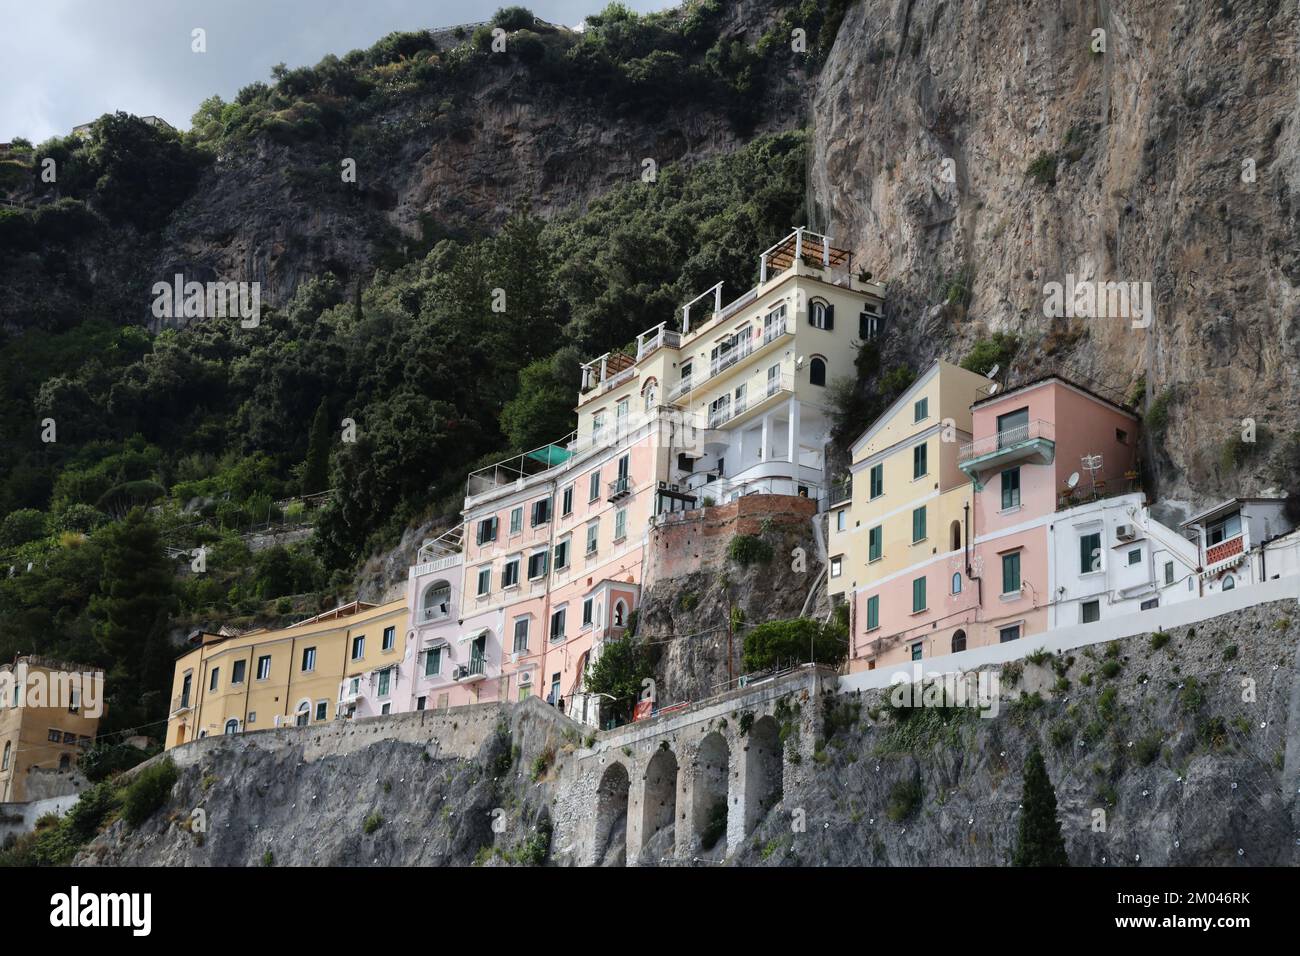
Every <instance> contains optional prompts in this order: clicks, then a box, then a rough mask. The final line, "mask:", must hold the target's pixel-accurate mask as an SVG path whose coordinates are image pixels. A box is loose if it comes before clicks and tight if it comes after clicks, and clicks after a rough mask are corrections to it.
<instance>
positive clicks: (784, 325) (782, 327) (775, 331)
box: [759, 316, 794, 348]
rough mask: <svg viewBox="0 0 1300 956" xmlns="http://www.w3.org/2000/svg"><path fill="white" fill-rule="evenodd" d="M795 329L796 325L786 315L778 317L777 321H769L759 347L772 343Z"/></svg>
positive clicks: (764, 328)
mask: <svg viewBox="0 0 1300 956" xmlns="http://www.w3.org/2000/svg"><path fill="white" fill-rule="evenodd" d="M793 331H794V325H793V323H792V322H791V321H790V318H789V316H786V317H785V318H782V319H778V320H777V321H775V322H769V323H768V324H767V325H765V326H764V327H763V341H762V343H761V344H760V346H759V348H762V347H763V346H764V345H771V344H772V343H773V342H775V341H776V340H777V339H779V338H780V337H781V336H783V335H786V334H788V333H790V332H793Z"/></svg>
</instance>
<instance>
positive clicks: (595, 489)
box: [587, 469, 600, 504]
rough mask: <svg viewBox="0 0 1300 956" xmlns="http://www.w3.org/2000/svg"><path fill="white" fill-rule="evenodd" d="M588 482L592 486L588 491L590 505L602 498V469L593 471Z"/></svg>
mask: <svg viewBox="0 0 1300 956" xmlns="http://www.w3.org/2000/svg"><path fill="white" fill-rule="evenodd" d="M587 481H588V483H589V485H590V487H589V488H588V489H587V502H588V504H590V503H591V502H593V501H595V500H596V499H597V498H599V497H600V469H596V470H595V471H593V472H592V473H591V477H590V478H588V479H587Z"/></svg>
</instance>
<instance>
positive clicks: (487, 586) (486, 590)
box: [478, 565, 492, 597]
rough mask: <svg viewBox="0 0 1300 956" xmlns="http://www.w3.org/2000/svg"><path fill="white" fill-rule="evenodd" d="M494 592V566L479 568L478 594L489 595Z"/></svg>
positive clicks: (481, 595)
mask: <svg viewBox="0 0 1300 956" xmlns="http://www.w3.org/2000/svg"><path fill="white" fill-rule="evenodd" d="M491 592H492V566H491V565H488V566H487V567H483V568H479V569H478V596H479V597H487V595H488V594H490V593H491Z"/></svg>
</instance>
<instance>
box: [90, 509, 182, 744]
mask: <svg viewBox="0 0 1300 956" xmlns="http://www.w3.org/2000/svg"><path fill="white" fill-rule="evenodd" d="M99 541H100V545H101V547H102V548H103V558H102V563H101V567H100V571H101V576H100V585H99V592H98V593H97V594H96V595H95V596H94V597H92V598H91V601H90V617H91V620H92V621H93V622H94V625H93V633H94V636H95V640H96V641H97V642H98V644H99V646H100V647H101V648H102V649H103V651H104V653H105V654H107V655H108V658H109V660H110V661H111V664H110V667H109V671H108V674H107V675H106V677H107V680H106V683H107V686H106V696H107V699H108V701H109V704H110V710H109V713H110V717H112V718H113V724H114V725H115V726H126V725H129V724H132V723H137V722H143V721H145V720H147V719H149V718H151V717H155V716H157V715H158V714H161V713H163V712H164V711H165V710H166V706H165V701H164V695H165V693H166V689H167V687H168V685H169V684H170V682H171V676H172V674H171V672H172V660H171V658H172V654H171V649H170V647H169V646H168V644H167V625H168V623H169V621H170V619H171V615H172V613H173V612H174V610H175V609H176V595H175V591H174V587H173V581H172V569H171V567H170V566H169V565H168V563H167V558H166V556H165V555H164V553H163V548H162V541H161V539H160V538H159V535H158V529H157V528H155V527H154V525H153V523H152V522H151V521H150V520H149V518H148V516H147V515H146V514H145V512H144V510H143V509H141V508H133V509H132V510H131V511H130V512H129V513H128V514H127V516H126V518H125V520H123V521H121V522H119V523H117V524H114V525H110V526H109V527H107V528H105V529H103V530H102V531H101V532H100V533H99Z"/></svg>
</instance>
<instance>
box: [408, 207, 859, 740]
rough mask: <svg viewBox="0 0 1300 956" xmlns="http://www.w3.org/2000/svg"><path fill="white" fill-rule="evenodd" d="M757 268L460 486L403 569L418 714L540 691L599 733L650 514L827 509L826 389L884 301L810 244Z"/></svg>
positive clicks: (606, 362)
mask: <svg viewBox="0 0 1300 956" xmlns="http://www.w3.org/2000/svg"><path fill="white" fill-rule="evenodd" d="M758 272H759V284H758V285H757V286H756V287H755V288H753V289H751V290H749V291H748V292H746V293H744V294H743V295H741V296H739V297H738V298H736V299H735V300H734V301H732V302H731V303H729V304H725V305H724V304H723V301H722V287H721V284H719V285H717V286H714V287H713V288H712V289H710V290H708V291H707V292H706V293H704V294H703V295H702V296H700V297H698V298H697V299H695V300H694V301H692V302H690V303H687V304H686V305H685V306H683V308H682V312H681V316H680V321H678V322H673V323H669V322H663V323H660V324H659V325H657V326H655V327H654V328H652V329H648V330H646V331H645V332H643V333H641V335H639V336H638V337H637V342H636V347H635V350H634V352H630V353H625V352H611V353H606V354H605V355H602V356H599V357H598V358H596V359H593V360H592V361H590V362H588V363H586V364H585V365H584V366H583V374H582V381H581V383H580V385H579V393H578V401H577V406H576V409H575V411H576V415H577V427H576V429H575V430H574V431H573V432H572V433H571V434H570V435H568V436H565V437H564V438H563V439H560V440H559V441H556V442H554V443H552V444H550V445H547V446H544V447H542V448H539V449H534V450H533V451H530V452H527V453H525V454H522V455H518V456H515V457H513V458H510V459H507V460H505V461H502V462H499V463H497V464H494V465H492V466H489V467H488V468H483V469H480V470H478V471H475V472H473V473H472V474H471V475H470V476H469V480H468V483H467V489H466V498H465V507H464V511H463V519H464V521H463V524H462V525H461V526H460V528H459V529H456V530H455V531H453V532H452V534H451V536H450V538H449V539H448V541H446V542H444V543H445V544H448V545H449V546H448V547H446V548H444V549H442V551H440V552H439V556H435V555H434V553H433V552H432V551H431V552H430V554H429V555H428V556H427V557H428V558H429V560H428V561H425V560H424V558H425V557H426V556H425V555H422V556H421V558H422V563H421V564H419V565H417V567H416V568H413V569H412V572H411V574H412V579H411V585H410V588H411V589H410V590H409V591H408V594H409V595H410V600H411V613H412V615H413V616H412V619H411V621H410V624H409V627H408V632H409V635H410V639H409V641H408V645H409V646H408V657H409V658H410V659H411V662H412V664H413V667H414V674H415V676H414V678H413V679H412V683H411V687H412V688H413V689H411V690H408V691H406V692H405V693H406V694H407V695H408V696H410V697H413V698H414V701H415V705H416V706H417V707H418V706H420V705H421V701H423V706H455V705H458V704H464V703H473V702H477V701H487V700H519V699H522V698H523V697H526V696H528V695H530V694H537V695H539V696H542V697H544V698H545V699H546V700H547V701H549V702H551V703H553V704H554V705H555V706H557V707H560V708H563V709H565V710H566V711H567V712H568V713H569V714H570V715H572V716H574V717H576V718H577V719H579V720H582V721H585V722H588V723H595V722H596V721H597V720H598V719H599V712H600V708H599V705H598V702H597V701H596V700H594V699H592V698H591V696H590V695H589V694H588V693H587V692H586V690H585V688H584V686H583V679H584V675H585V673H586V670H587V667H588V666H589V665H590V664H591V663H594V661H595V660H596V659H597V658H598V657H599V654H600V652H601V649H602V647H603V646H604V644H605V642H606V641H609V640H617V639H621V638H622V637H623V636H624V635H625V634H626V631H627V627H628V625H629V623H630V619H631V615H632V614H633V613H634V611H635V610H636V607H637V603H638V601H639V598H640V587H641V581H642V579H643V566H644V559H645V548H646V541H647V534H648V531H649V529H650V527H651V525H652V523H653V522H654V521H656V520H658V518H659V516H660V515H663V514H665V513H668V512H674V511H680V510H685V509H691V508H696V507H702V506H705V507H706V506H709V505H711V504H722V503H724V502H728V501H732V500H734V499H735V498H737V497H739V496H741V495H745V494H756V493H761V494H781V495H802V496H805V497H811V498H821V497H823V496H824V495H825V494H826V482H825V470H824V468H825V464H824V460H823V446H824V444H825V441H826V438H827V434H828V432H829V427H830V418H829V414H828V408H827V404H828V400H827V389H828V387H829V385H830V383H831V382H832V381H833V380H834V379H835V378H837V377H841V376H851V375H853V374H854V368H853V356H854V355H855V354H856V344H857V343H858V342H859V341H860V340H861V339H862V338H865V337H870V336H873V335H875V334H876V333H877V332H878V331H879V322H880V314H881V305H882V302H883V298H882V296H883V291H882V289H881V288H880V287H879V286H878V285H875V284H873V283H871V282H868V281H865V280H864V279H863V278H862V277H860V276H859V275H858V274H856V273H855V272H854V270H853V263H852V257H851V254H850V253H848V252H847V251H845V250H841V249H837V248H835V247H834V246H833V245H832V244H831V241H830V240H829V239H828V238H827V237H825V236H820V235H817V234H815V233H810V232H808V231H806V230H803V229H798V230H795V232H793V233H791V234H790V235H789V236H787V237H785V238H784V239H783V240H782V241H781V242H779V243H777V244H776V245H774V246H772V247H771V248H769V249H767V250H765V251H764V252H763V253H762V254H761V255H760V257H759V263H758ZM710 305H711V308H710ZM673 326H675V327H673ZM453 553H454V554H456V555H457V556H458V557H457V558H456V559H452V558H451V556H450V555H451V554H453ZM439 562H442V563H441V564H439ZM434 564H438V565H439V566H438V567H437V568H434V567H431V566H430V565H434ZM457 575H459V576H460V581H459V584H457V583H456V581H455V580H454V579H455V577H456V576H457ZM435 584H437V586H438V587H439V588H440V589H441V590H439V592H438V593H439V594H443V593H449V594H450V595H451V599H452V603H453V604H456V603H457V600H458V607H459V610H458V613H457V614H456V615H455V616H454V617H455V623H454V624H453V623H452V616H451V615H447V616H443V615H442V612H441V611H438V612H437V614H438V615H439V616H438V620H437V622H436V626H435V622H431V621H430V620H428V619H427V618H422V617H421V615H423V614H426V613H427V612H426V611H425V608H426V605H425V603H424V598H423V595H425V594H426V593H427V590H428V588H430V587H432V586H433V585H435ZM457 595H458V598H457ZM438 606H439V607H441V604H440V603H438ZM426 645H427V647H426ZM435 646H436V647H437V648H439V650H437V651H436V652H435V651H432V648H433V647H435ZM431 653H432V657H431V656H430V654H431ZM422 682H424V683H422ZM403 686H406V685H403Z"/></svg>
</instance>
